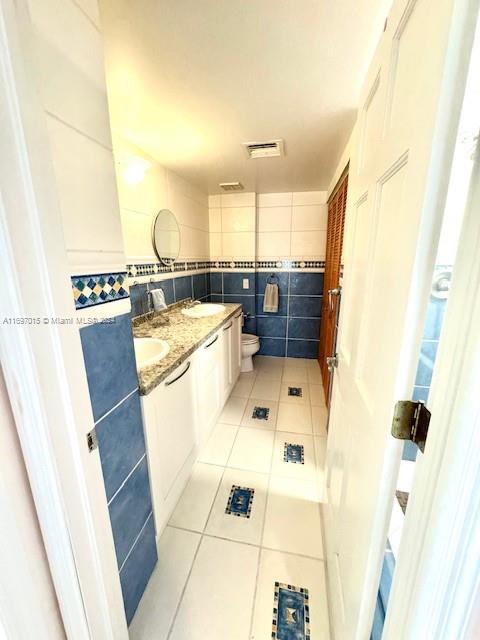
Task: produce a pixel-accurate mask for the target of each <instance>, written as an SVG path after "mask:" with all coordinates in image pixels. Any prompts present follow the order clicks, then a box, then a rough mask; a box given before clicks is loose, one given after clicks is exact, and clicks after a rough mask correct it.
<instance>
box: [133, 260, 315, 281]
mask: <svg viewBox="0 0 480 640" xmlns="http://www.w3.org/2000/svg"><path fill="white" fill-rule="evenodd" d="M204 269H212V270H215V269H218V270H221V271H228V270H229V269H232V270H248V269H258V270H261V269H276V270H281V271H302V270H303V269H306V270H309V269H320V270H322V269H325V262H324V261H323V260H276V261H275V260H260V261H255V260H229V261H227V260H215V261H208V260H201V261H187V262H185V261H176V262H174V264H173V265H165V264H163V263H161V262H150V263H145V264H127V275H128V277H129V278H134V277H136V276H153V275H156V274H159V273H172V274H173V273H180V272H182V271H199V270H204Z"/></svg>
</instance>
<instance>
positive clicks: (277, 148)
mask: <svg viewBox="0 0 480 640" xmlns="http://www.w3.org/2000/svg"><path fill="white" fill-rule="evenodd" d="M243 147H244V148H245V151H246V152H247V155H248V157H249V158H274V157H275V156H277V157H278V156H283V155H285V152H284V147H283V140H281V139H280V140H267V142H244V143H243Z"/></svg>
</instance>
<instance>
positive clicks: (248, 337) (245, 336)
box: [242, 333, 259, 344]
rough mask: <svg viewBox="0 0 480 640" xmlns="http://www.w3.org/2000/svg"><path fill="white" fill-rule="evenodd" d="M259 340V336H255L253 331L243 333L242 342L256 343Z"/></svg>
mask: <svg viewBox="0 0 480 640" xmlns="http://www.w3.org/2000/svg"><path fill="white" fill-rule="evenodd" d="M256 342H259V338H258V336H254V335H252V334H251V333H242V344H255V343H256Z"/></svg>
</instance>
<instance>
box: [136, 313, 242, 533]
mask: <svg viewBox="0 0 480 640" xmlns="http://www.w3.org/2000/svg"><path fill="white" fill-rule="evenodd" d="M240 334H241V311H240V313H239V312H237V313H236V315H235V316H232V317H231V318H230V319H229V320H228V321H227V322H226V323H225V324H224V325H223V326H220V327H219V328H218V330H217V331H216V332H215V333H214V334H213V335H211V336H210V337H209V338H208V339H207V340H206V341H205V342H204V343H203V344H201V345H200V346H199V347H198V348H197V349H196V351H195V352H194V353H193V354H192V355H191V356H189V357H188V358H187V359H186V360H185V361H184V362H183V363H182V364H181V365H179V366H178V367H177V368H176V369H175V371H173V372H172V373H171V374H170V375H169V376H168V377H167V378H166V379H165V380H163V381H162V382H160V384H159V385H158V386H157V387H155V389H153V390H152V391H151V392H150V393H149V394H147V395H145V396H142V412H143V421H144V428H145V439H146V444H147V458H148V467H149V472H150V486H151V492H152V500H153V511H154V516H155V525H156V532H157V537H158V536H160V535H161V533H162V531H163V529H164V527H165V525H166V524H167V522H168V519H169V518H170V515H171V513H172V511H173V509H174V507H175V505H176V503H177V501H178V499H179V498H180V495H181V493H182V491H183V489H184V488H185V485H186V483H187V481H188V478H189V476H190V473H191V470H192V465H193V463H194V462H195V460H196V458H197V455H198V450H199V448H201V447H202V446H203V445H204V444H205V443H206V441H207V440H208V437H209V436H210V433H211V431H212V429H213V427H214V425H215V423H216V422H217V420H218V418H219V416H220V413H221V411H222V409H223V405H224V404H225V401H226V400H227V398H228V396H229V395H230V392H231V390H232V388H233V386H234V384H235V383H236V381H237V378H238V375H239V373H240V353H241V351H240V350H241V337H240Z"/></svg>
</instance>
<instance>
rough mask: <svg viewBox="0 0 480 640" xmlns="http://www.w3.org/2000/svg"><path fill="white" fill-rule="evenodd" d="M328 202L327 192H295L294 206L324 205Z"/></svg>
mask: <svg viewBox="0 0 480 640" xmlns="http://www.w3.org/2000/svg"><path fill="white" fill-rule="evenodd" d="M326 201H327V192H326V191H295V192H294V193H293V205H296V204H324V203H325V202H326Z"/></svg>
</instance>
